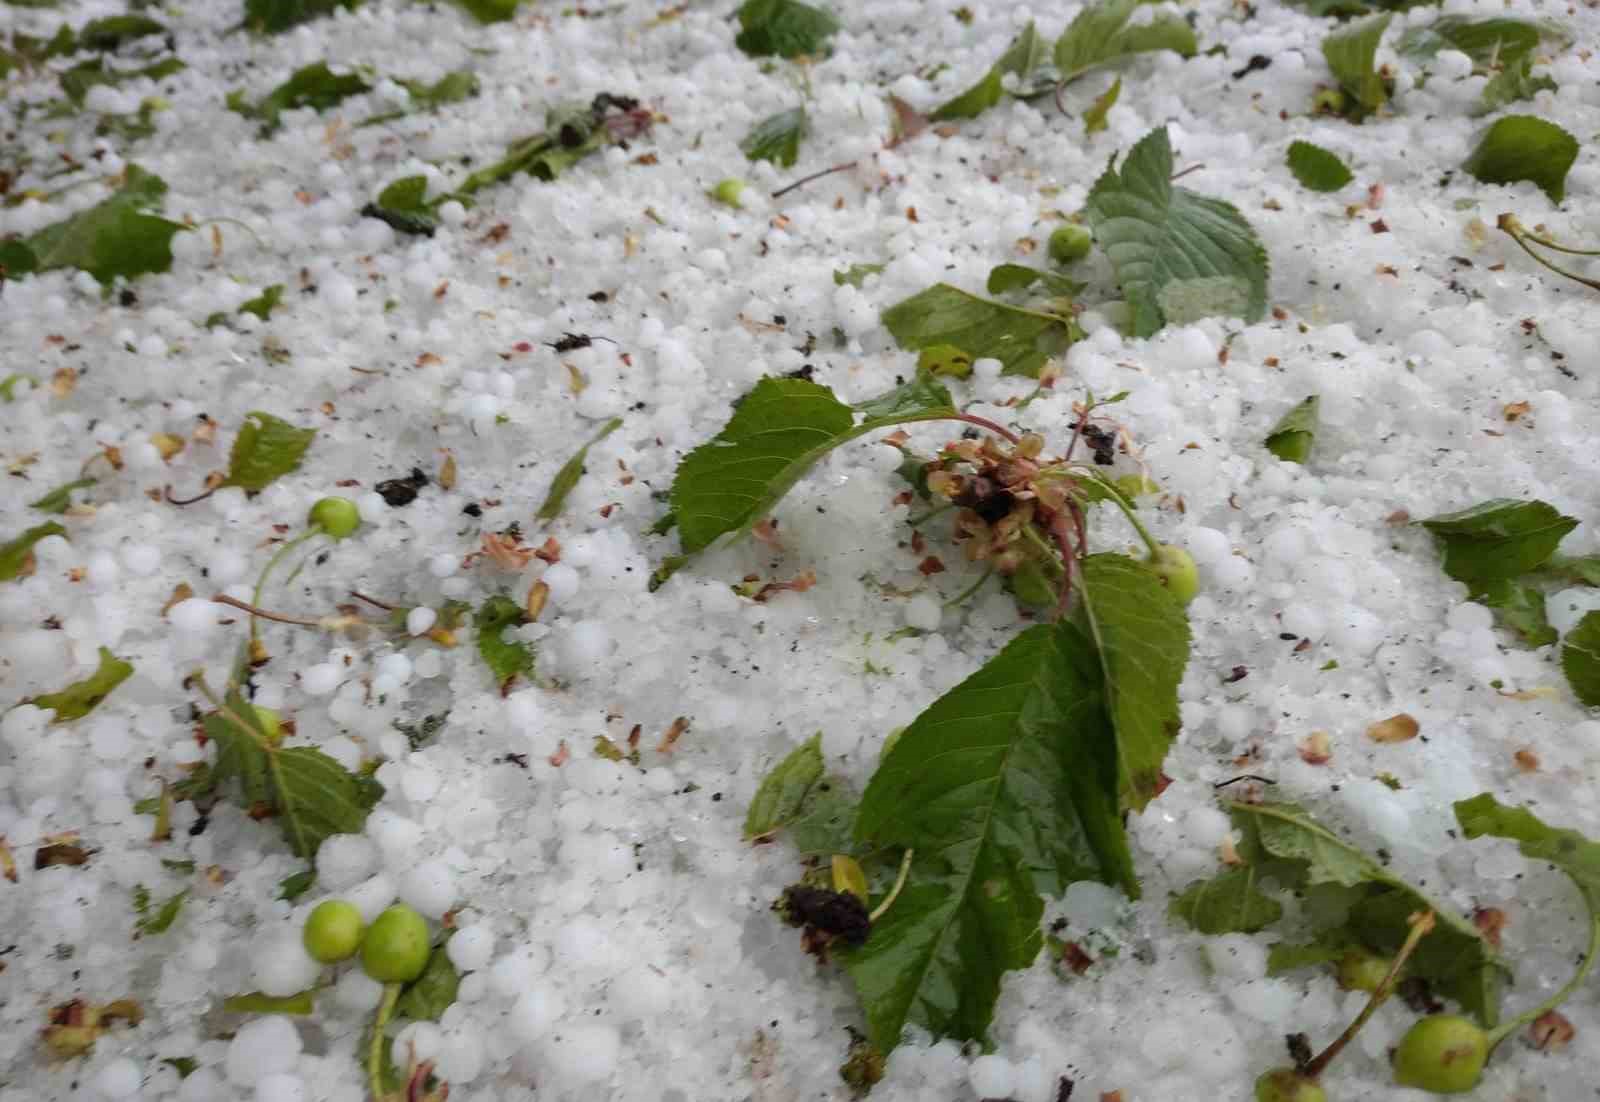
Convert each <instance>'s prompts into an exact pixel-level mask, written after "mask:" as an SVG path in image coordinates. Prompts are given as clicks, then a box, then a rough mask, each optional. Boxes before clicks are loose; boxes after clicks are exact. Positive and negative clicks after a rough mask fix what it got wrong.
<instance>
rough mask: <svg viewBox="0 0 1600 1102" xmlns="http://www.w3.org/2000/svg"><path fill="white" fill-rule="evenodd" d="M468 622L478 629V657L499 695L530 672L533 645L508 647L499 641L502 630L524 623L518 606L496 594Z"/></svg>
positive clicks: (523, 614)
mask: <svg viewBox="0 0 1600 1102" xmlns="http://www.w3.org/2000/svg"><path fill="white" fill-rule="evenodd" d="M472 622H473V625H474V626H475V627H476V628H477V629H478V653H479V654H480V655H482V656H483V660H484V662H485V663H487V664H488V666H489V672H490V673H492V674H494V681H495V684H496V685H498V686H500V691H501V692H502V693H504V692H505V691H506V690H507V689H508V688H509V687H510V685H511V683H512V682H513V681H515V680H516V679H517V677H518V676H519V675H527V674H531V673H532V672H533V645H532V644H531V643H522V642H517V643H508V642H506V641H505V640H504V639H503V638H501V633H502V632H504V631H505V629H506V628H510V627H518V626H520V625H522V624H525V623H527V622H528V614H527V613H526V612H525V611H523V608H522V606H521V605H519V604H517V602H515V601H513V600H512V599H511V598H510V597H506V596H503V595H500V594H496V595H495V596H493V597H490V598H489V599H488V600H486V601H484V602H483V604H481V605H479V606H478V611H477V612H476V613H475V614H474V615H473V621H472Z"/></svg>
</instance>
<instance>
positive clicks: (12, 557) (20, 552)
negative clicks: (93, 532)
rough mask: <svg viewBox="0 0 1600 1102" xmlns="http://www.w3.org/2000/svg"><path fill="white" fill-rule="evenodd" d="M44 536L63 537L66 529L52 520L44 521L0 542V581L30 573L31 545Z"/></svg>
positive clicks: (7, 580)
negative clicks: (10, 538)
mask: <svg viewBox="0 0 1600 1102" xmlns="http://www.w3.org/2000/svg"><path fill="white" fill-rule="evenodd" d="M46 536H60V537H61V538H62V539H65V538H66V536H67V530H66V529H65V528H63V527H61V525H59V524H57V523H56V522H55V521H53V520H52V521H46V522H45V523H44V524H36V525H34V526H33V527H32V528H29V529H28V530H27V531H25V532H23V533H22V535H20V536H18V537H16V538H15V539H12V540H7V541H6V542H5V543H3V544H0V582H9V581H11V580H12V579H13V578H20V577H21V576H22V575H23V574H26V573H31V569H30V566H31V564H32V562H33V545H34V544H36V543H38V542H39V541H40V540H42V539H44V538H45V537H46Z"/></svg>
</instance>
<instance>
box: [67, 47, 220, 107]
mask: <svg viewBox="0 0 1600 1102" xmlns="http://www.w3.org/2000/svg"><path fill="white" fill-rule="evenodd" d="M186 68H188V66H187V65H185V64H184V63H183V62H182V61H179V60H178V59H177V58H175V57H169V58H164V59H163V60H161V61H157V62H155V63H154V64H152V65H146V66H144V67H143V68H138V69H113V68H111V67H110V66H109V65H107V64H106V60H105V58H102V57H97V58H93V59H91V60H89V61H83V62H79V63H78V64H77V65H74V66H72V67H71V68H70V69H67V70H66V71H65V72H63V73H62V74H61V90H62V92H64V93H66V96H67V98H68V99H70V100H71V101H72V102H73V103H75V104H78V105H79V106H82V104H83V101H84V100H85V99H86V98H87V97H88V95H89V90H90V89H91V88H94V87H96V86H98V85H102V84H105V85H112V86H115V85H118V84H124V83H126V82H128V81H130V80H143V79H147V78H148V79H149V80H164V79H165V78H167V77H170V76H172V75H173V74H174V73H181V72H183V71H184V70H185V69H186ZM108 117H110V116H108Z"/></svg>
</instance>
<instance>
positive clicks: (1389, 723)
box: [1367, 712, 1421, 742]
mask: <svg viewBox="0 0 1600 1102" xmlns="http://www.w3.org/2000/svg"><path fill="white" fill-rule="evenodd" d="M1420 730H1421V727H1420V726H1419V725H1418V724H1417V721H1416V720H1415V719H1414V718H1412V717H1411V716H1410V715H1409V714H1407V713H1406V712H1400V713H1398V714H1396V715H1392V716H1390V717H1389V718H1388V719H1380V720H1379V721H1378V722H1377V723H1374V724H1373V725H1372V726H1371V727H1368V728H1367V737H1368V738H1369V739H1371V740H1372V741H1373V742H1407V741H1409V740H1411V739H1414V738H1416V737H1417V732H1418V731H1420Z"/></svg>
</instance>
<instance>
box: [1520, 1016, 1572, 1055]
mask: <svg viewBox="0 0 1600 1102" xmlns="http://www.w3.org/2000/svg"><path fill="white" fill-rule="evenodd" d="M1577 1035H1578V1030H1577V1028H1576V1027H1575V1026H1574V1025H1573V1024H1572V1023H1571V1022H1570V1021H1568V1020H1567V1018H1566V1015H1564V1014H1560V1013H1558V1012H1556V1011H1554V1010H1547V1011H1545V1012H1544V1013H1543V1014H1541V1015H1539V1016H1538V1017H1537V1018H1535V1019H1534V1020H1533V1024H1532V1025H1530V1026H1528V1041H1529V1042H1530V1043H1531V1044H1532V1045H1533V1047H1534V1048H1536V1049H1538V1050H1539V1051H1540V1052H1549V1051H1550V1050H1551V1049H1559V1048H1565V1047H1566V1046H1567V1044H1568V1043H1569V1042H1570V1041H1571V1040H1572V1039H1573V1038H1574V1037H1576V1036H1577Z"/></svg>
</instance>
